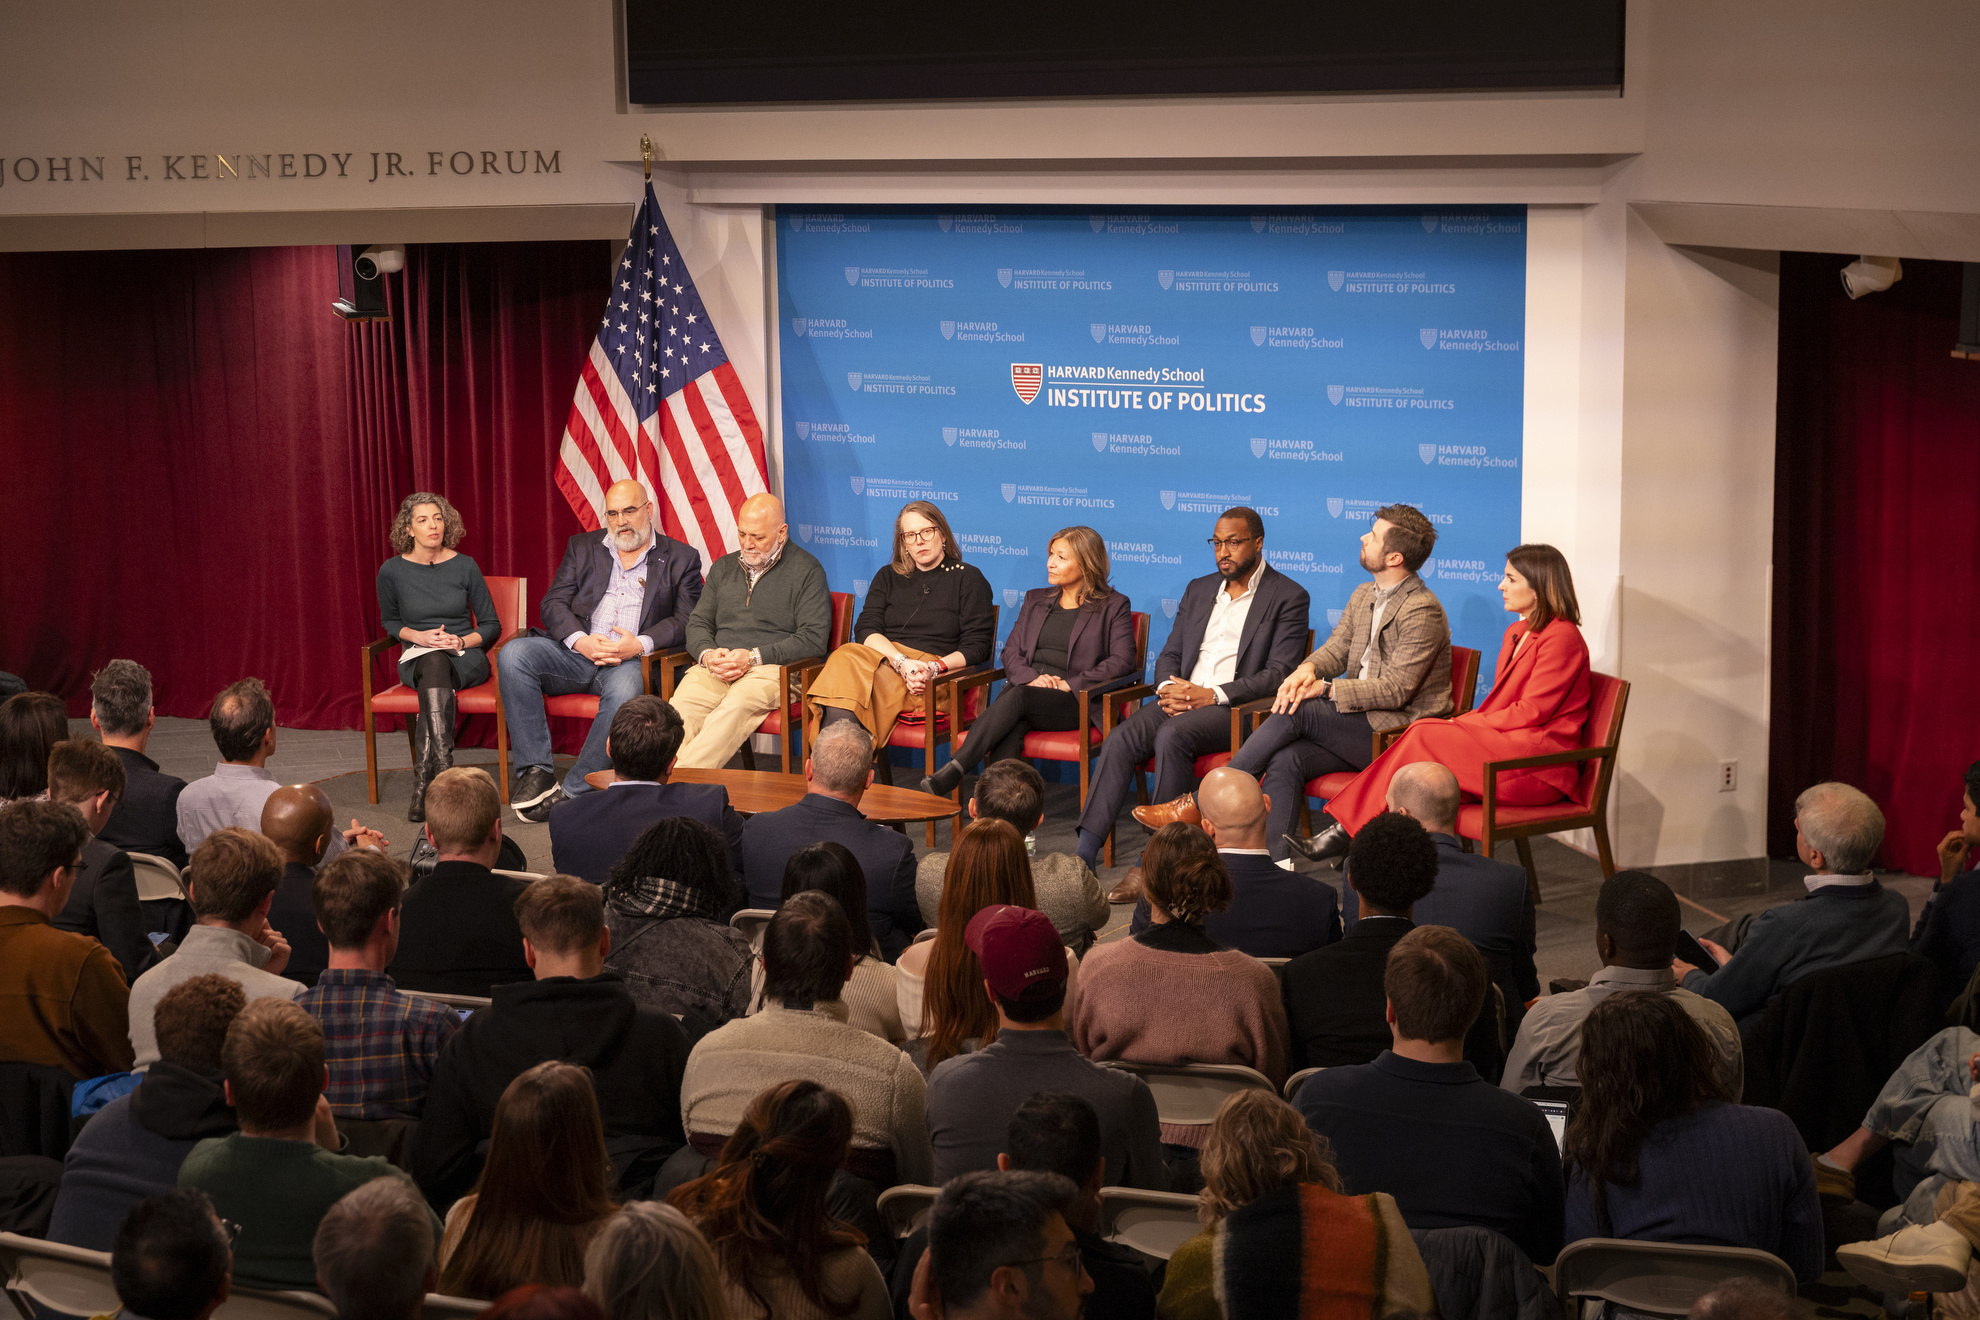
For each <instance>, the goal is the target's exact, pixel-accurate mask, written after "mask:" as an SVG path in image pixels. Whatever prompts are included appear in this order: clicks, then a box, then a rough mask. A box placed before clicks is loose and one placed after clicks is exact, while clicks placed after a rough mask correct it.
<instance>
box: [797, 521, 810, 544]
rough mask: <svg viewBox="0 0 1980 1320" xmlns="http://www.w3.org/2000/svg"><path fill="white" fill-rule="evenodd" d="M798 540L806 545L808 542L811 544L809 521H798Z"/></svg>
mask: <svg viewBox="0 0 1980 1320" xmlns="http://www.w3.org/2000/svg"><path fill="white" fill-rule="evenodd" d="M798 540H800V541H803V542H804V543H805V544H806V545H809V544H811V524H810V523H799V524H798Z"/></svg>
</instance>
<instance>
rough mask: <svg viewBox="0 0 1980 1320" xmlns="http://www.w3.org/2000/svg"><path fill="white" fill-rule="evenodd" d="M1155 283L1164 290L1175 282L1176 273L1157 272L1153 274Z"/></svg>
mask: <svg viewBox="0 0 1980 1320" xmlns="http://www.w3.org/2000/svg"><path fill="white" fill-rule="evenodd" d="M1155 282H1156V283H1157V284H1160V285H1161V286H1162V287H1163V288H1165V289H1166V288H1168V287H1169V286H1170V285H1171V284H1174V283H1175V282H1176V273H1175V272H1174V271H1172V270H1158V271H1156V272H1155Z"/></svg>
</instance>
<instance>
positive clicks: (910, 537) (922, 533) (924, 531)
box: [901, 527, 942, 545]
mask: <svg viewBox="0 0 1980 1320" xmlns="http://www.w3.org/2000/svg"><path fill="white" fill-rule="evenodd" d="M901 539H902V540H903V541H906V542H907V543H908V544H909V545H920V544H921V543H922V542H924V541H939V540H941V539H942V529H941V528H939V527H918V528H916V529H915V530H914V531H911V532H902V533H901Z"/></svg>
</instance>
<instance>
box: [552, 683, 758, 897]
mask: <svg viewBox="0 0 1980 1320" xmlns="http://www.w3.org/2000/svg"><path fill="white" fill-rule="evenodd" d="M682 731H683V729H682V724H681V717H680V715H679V713H678V712H676V711H675V710H674V708H673V707H672V706H671V705H669V704H668V703H666V702H664V701H662V700H661V699H660V698H658V697H655V696H650V695H648V694H646V693H643V692H642V693H641V694H640V695H638V696H636V697H632V698H630V699H628V700H627V702H626V704H625V705H623V706H621V707H619V710H618V713H617V714H616V715H614V716H612V727H611V731H610V733H609V734H608V735H607V737H606V739H605V752H606V755H608V756H610V757H611V758H612V772H613V773H614V774H616V775H617V776H618V778H617V779H615V780H614V781H613V782H612V783H611V784H609V785H607V786H606V789H605V791H604V792H602V793H586V794H585V795H584V796H583V797H575V798H572V799H570V800H569V801H567V802H559V803H558V804H557V808H556V810H554V811H552V812H551V813H550V864H551V865H552V866H554V867H556V868H557V870H558V871H559V872H560V873H561V874H564V875H574V876H577V877H578V878H579V879H581V880H589V881H591V883H592V884H594V885H602V884H604V883H605V882H606V881H607V880H609V879H610V878H611V876H612V868H613V867H614V866H616V865H618V862H619V859H620V858H621V857H624V856H625V855H626V854H627V853H629V852H631V851H632V846H633V844H634V843H636V842H638V841H639V836H640V835H642V834H644V833H645V832H646V827H647V826H649V825H651V824H653V822H655V821H657V820H662V819H665V818H666V817H668V816H692V817H694V818H695V819H696V820H698V821H700V822H701V823H702V824H704V825H706V826H708V827H709V828H710V829H712V830H714V831H715V832H716V833H717V834H720V835H721V836H722V837H723V838H725V839H727V840H728V841H729V861H730V863H731V864H732V865H733V864H734V863H736V862H737V861H738V859H740V858H741V857H742V831H743V819H742V817H741V816H739V815H737V814H736V809H735V808H734V807H732V806H730V805H729V790H728V789H726V788H723V787H722V786H721V785H720V784H670V783H668V782H667V776H668V775H670V774H672V773H673V770H674V753H676V752H678V751H680V750H681V735H682ZM771 906H773V907H774V906H776V905H775V904H772V905H771Z"/></svg>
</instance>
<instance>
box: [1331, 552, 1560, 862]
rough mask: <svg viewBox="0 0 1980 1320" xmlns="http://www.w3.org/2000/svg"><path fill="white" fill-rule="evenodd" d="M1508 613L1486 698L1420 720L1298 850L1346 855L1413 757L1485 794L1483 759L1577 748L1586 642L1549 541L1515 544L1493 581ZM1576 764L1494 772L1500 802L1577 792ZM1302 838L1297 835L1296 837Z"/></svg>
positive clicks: (1336, 801) (1523, 802)
mask: <svg viewBox="0 0 1980 1320" xmlns="http://www.w3.org/2000/svg"><path fill="white" fill-rule="evenodd" d="M1499 595H1500V596H1501V597H1503V598H1504V600H1505V602H1506V609H1507V610H1508V611H1509V612H1511V613H1513V614H1517V615H1518V616H1519V619H1518V621H1517V622H1515V623H1514V624H1513V625H1512V626H1511V627H1509V628H1507V629H1506V635H1505V640H1504V641H1502V642H1501V643H1500V644H1499V667H1498V669H1497V670H1496V671H1495V673H1494V677H1493V679H1492V692H1491V695H1489V696H1487V697H1486V698H1485V704H1484V705H1482V706H1480V707H1479V708H1478V709H1477V710H1471V711H1466V712H1465V713H1464V714H1462V715H1459V716H1457V717H1456V718H1454V719H1448V720H1418V721H1416V722H1415V723H1414V724H1412V725H1410V726H1409V728H1408V729H1406V730H1404V731H1403V735H1402V737H1400V738H1398V739H1396V741H1395V742H1394V743H1392V744H1390V746H1389V750H1387V751H1386V752H1383V753H1382V754H1381V755H1380V756H1378V757H1376V758H1375V760H1374V762H1373V763H1372V764H1370V765H1369V767H1368V768H1367V769H1366V770H1363V771H1362V772H1361V773H1360V774H1358V775H1356V776H1355V777H1354V781H1353V782H1352V783H1350V784H1349V785H1348V786H1347V787H1346V788H1344V789H1342V790H1341V791H1340V792H1339V793H1338V794H1336V795H1335V796H1334V798H1333V800H1332V801H1330V802H1328V803H1327V814H1328V815H1329V816H1332V817H1333V818H1334V821H1335V823H1334V824H1333V825H1331V826H1329V827H1328V828H1327V829H1326V830H1325V831H1324V832H1322V833H1321V834H1320V835H1318V836H1317V837H1315V838H1314V840H1313V841H1312V843H1310V844H1306V845H1305V846H1304V847H1299V848H1298V849H1297V851H1298V852H1300V853H1301V854H1302V855H1304V856H1306V857H1308V858H1310V859H1312V860H1314V861H1324V860H1326V859H1328V858H1330V857H1338V856H1341V855H1342V854H1344V853H1346V852H1347V849H1348V839H1349V837H1350V836H1351V835H1353V834H1354V833H1355V832H1356V831H1358V830H1359V829H1360V828H1361V826H1362V824H1363V823H1364V822H1366V821H1368V820H1370V819H1371V818H1373V817H1375V816H1377V815H1379V814H1380V813H1381V812H1382V811H1384V810H1386V808H1387V800H1388V795H1389V780H1390V779H1391V778H1392V777H1393V776H1394V775H1395V773H1396V771H1397V770H1399V769H1401V768H1402V767H1403V766H1405V765H1408V764H1410V763H1411V762H1413V761H1437V762H1440V763H1441V764H1443V765H1446V766H1449V767H1450V769H1451V772H1452V773H1453V774H1455V775H1456V776H1457V781H1458V787H1459V788H1461V789H1463V790H1464V792H1465V794H1466V796H1468V797H1470V798H1473V799H1477V798H1481V797H1483V796H1484V795H1485V763H1486V762H1487V761H1508V760H1512V759H1514V758H1515V757H1522V756H1542V755H1545V754H1546V753H1548V752H1564V751H1567V750H1568V749H1570V748H1573V747H1578V746H1580V744H1581V728H1582V725H1583V724H1584V723H1586V721H1587V718H1588V690H1589V689H1588V644H1587V643H1586V642H1584V641H1583V640H1582V638H1581V627H1580V625H1581V606H1580V604H1579V603H1577V602H1576V600H1575V597H1574V578H1573V577H1572V576H1571V575H1570V574H1569V572H1568V566H1567V560H1566V559H1565V558H1563V557H1562V555H1561V552H1560V551H1558V550H1556V549H1554V547H1553V546H1551V545H1522V546H1515V547H1514V548H1513V549H1512V551H1511V552H1510V553H1508V554H1507V555H1506V575H1505V577H1504V578H1503V579H1502V580H1501V581H1500V582H1499ZM1580 772H1581V767H1580V766H1577V765H1550V766H1543V767H1541V768H1540V769H1537V770H1518V771H1514V772H1512V773H1509V774H1502V775H1500V776H1499V787H1498V800H1499V801H1500V802H1504V803H1507V804H1508V805H1512V806H1522V807H1537V806H1542V805H1545V804H1546V803H1549V802H1558V801H1560V800H1561V799H1562V798H1564V797H1566V796H1567V795H1568V794H1569V793H1570V792H1572V791H1573V790H1574V784H1575V779H1576V777H1577V776H1578V775H1579V774H1580ZM1295 842H1303V841H1295Z"/></svg>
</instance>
